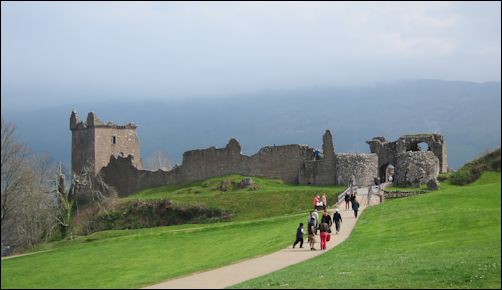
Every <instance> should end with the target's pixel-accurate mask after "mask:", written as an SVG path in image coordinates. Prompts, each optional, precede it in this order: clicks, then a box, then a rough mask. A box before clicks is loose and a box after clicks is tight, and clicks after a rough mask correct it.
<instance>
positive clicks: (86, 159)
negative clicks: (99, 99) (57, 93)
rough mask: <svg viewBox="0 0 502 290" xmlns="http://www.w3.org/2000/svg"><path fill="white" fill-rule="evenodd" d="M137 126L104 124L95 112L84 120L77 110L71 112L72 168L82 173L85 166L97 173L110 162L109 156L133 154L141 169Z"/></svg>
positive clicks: (134, 161) (136, 163)
mask: <svg viewBox="0 0 502 290" xmlns="http://www.w3.org/2000/svg"><path fill="white" fill-rule="evenodd" d="M136 128H137V126H136V125H135V124H133V123H129V124H127V125H123V126H120V125H116V124H113V123H111V122H108V123H107V124H104V123H103V122H101V120H99V119H98V117H96V115H95V114H94V113H93V112H90V113H89V114H88V115H87V121H83V120H82V121H81V120H80V119H79V117H78V115H77V113H76V112H75V111H72V112H71V116H70V130H71V132H72V138H71V169H72V172H74V173H80V172H81V171H82V169H83V168H84V166H87V167H89V168H90V169H91V172H92V173H94V174H98V173H99V172H100V171H101V169H102V168H103V167H105V166H107V165H108V162H109V161H110V156H123V157H126V156H129V155H130V156H132V158H131V162H132V164H133V165H134V166H136V167H137V168H138V169H143V163H142V162H141V152H140V144H139V138H138V135H137V134H136Z"/></svg>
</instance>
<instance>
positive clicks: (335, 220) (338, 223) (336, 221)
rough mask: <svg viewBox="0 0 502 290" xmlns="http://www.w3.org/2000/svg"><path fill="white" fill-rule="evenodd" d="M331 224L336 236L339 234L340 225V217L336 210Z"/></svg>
mask: <svg viewBox="0 0 502 290" xmlns="http://www.w3.org/2000/svg"><path fill="white" fill-rule="evenodd" d="M333 222H334V223H335V228H336V234H337V235H338V233H339V232H340V225H341V223H342V216H341V215H340V212H339V211H338V209H335V213H334V214H333Z"/></svg>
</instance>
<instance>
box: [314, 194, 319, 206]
mask: <svg viewBox="0 0 502 290" xmlns="http://www.w3.org/2000/svg"><path fill="white" fill-rule="evenodd" d="M318 203H319V195H316V196H314V209H316V208H317V204H318Z"/></svg>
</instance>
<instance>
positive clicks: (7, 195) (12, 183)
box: [1, 119, 30, 236]
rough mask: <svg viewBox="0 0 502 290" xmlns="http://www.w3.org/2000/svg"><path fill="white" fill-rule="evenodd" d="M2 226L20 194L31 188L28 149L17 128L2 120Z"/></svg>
mask: <svg viewBox="0 0 502 290" xmlns="http://www.w3.org/2000/svg"><path fill="white" fill-rule="evenodd" d="M1 135H2V136H1V139H2V141H1V142H2V145H1V150H2V155H1V162H2V163H1V225H2V236H3V233H4V231H3V229H4V223H5V222H6V221H7V219H8V218H9V215H10V214H11V212H12V211H13V209H14V208H15V207H16V204H17V203H18V201H19V199H20V194H21V193H22V192H24V191H26V190H27V189H28V187H30V180H29V178H28V176H27V170H26V167H27V166H26V165H27V159H28V155H29V150H28V148H27V147H26V146H25V145H24V144H22V143H20V142H19V141H18V140H17V137H16V135H15V127H14V125H13V124H12V123H5V122H4V120H3V119H1Z"/></svg>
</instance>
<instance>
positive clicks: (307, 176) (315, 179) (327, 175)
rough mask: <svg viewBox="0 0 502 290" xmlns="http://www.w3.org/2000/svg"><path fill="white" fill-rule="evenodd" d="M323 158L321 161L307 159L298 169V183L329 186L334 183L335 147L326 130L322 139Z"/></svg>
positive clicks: (331, 137)
mask: <svg viewBox="0 0 502 290" xmlns="http://www.w3.org/2000/svg"><path fill="white" fill-rule="evenodd" d="M322 151H323V156H322V158H321V160H312V158H309V159H307V160H306V161H305V162H304V164H303V166H302V167H301V168H300V172H299V176H298V183H300V184H315V185H330V184H335V183H336V176H335V171H336V170H335V167H336V160H335V147H334V146H333V136H332V135H331V132H330V131H329V130H326V132H325V133H324V135H323V137H322Z"/></svg>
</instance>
